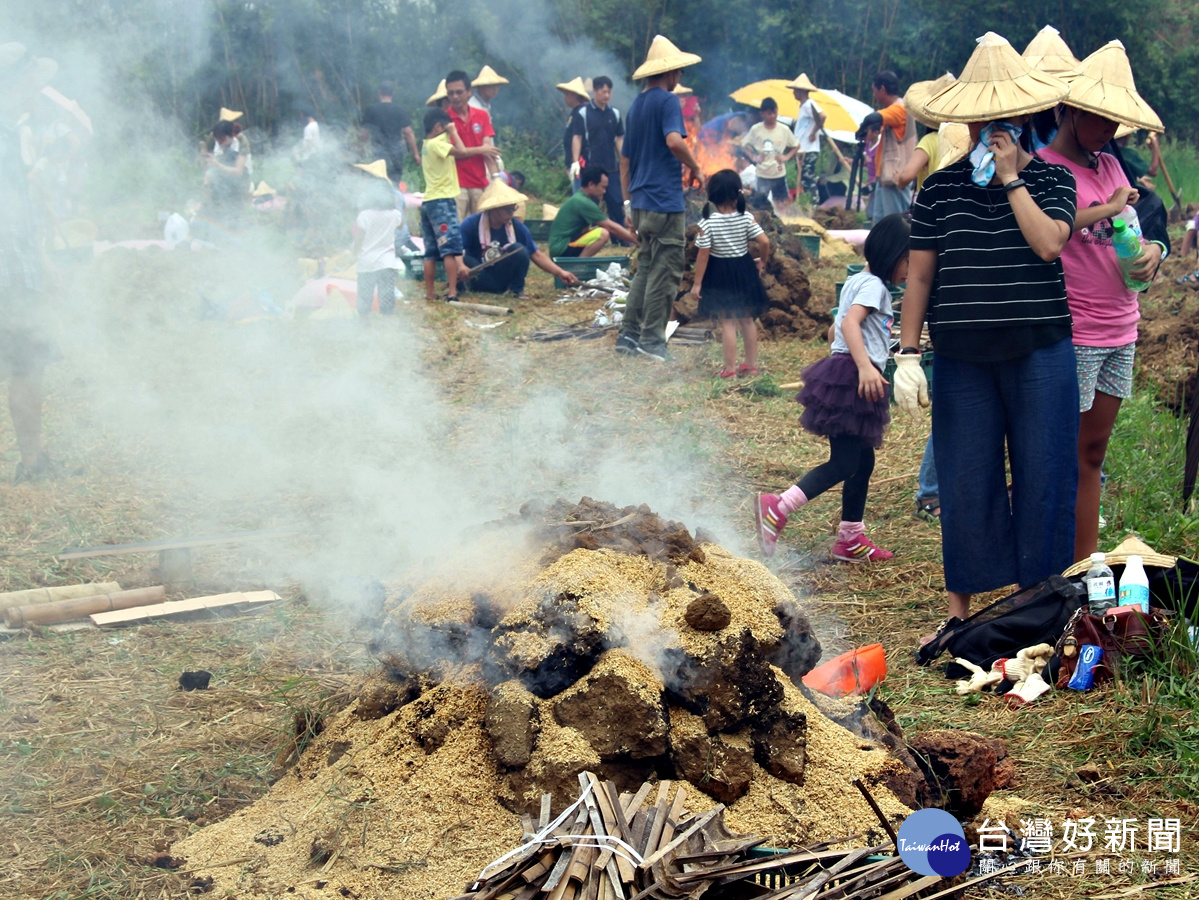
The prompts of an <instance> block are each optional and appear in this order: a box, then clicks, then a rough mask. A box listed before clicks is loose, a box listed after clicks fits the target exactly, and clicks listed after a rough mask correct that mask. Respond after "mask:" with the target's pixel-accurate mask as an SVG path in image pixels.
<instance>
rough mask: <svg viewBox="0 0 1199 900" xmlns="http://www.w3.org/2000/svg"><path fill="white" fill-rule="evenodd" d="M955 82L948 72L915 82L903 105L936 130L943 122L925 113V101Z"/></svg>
mask: <svg viewBox="0 0 1199 900" xmlns="http://www.w3.org/2000/svg"><path fill="white" fill-rule="evenodd" d="M801 77H802V76H801ZM797 80H798V79H797ZM955 81H957V79H956V78H954V77H953V75H952V74H951V73H949V72H946V73H945V74H944V75H942V76H941V77H940V78H934V79H933V80H932V81H916V82H913V83H912V84H911V85H909V86H908V91H907V93H906V94H904V95H903V105H904V106H906V107H907V108H908V112H910V113H911V114H912V118H913V119H915V120H916V121H917V122H919V123H920V124H921V125H926V126H928V127H929V128H936V127H937V126H939V125H940V124H941V120H940V119H934V118H933V117H932V116H930V115H929V114H928V113H927V112H925V111H924V101H925V100H927V99H928V98H929V97H931V96H932V95H933V94H935V93H937V92H938V91H941V90H944V89H945V88H947V87H949V86H950V85H951V84H953V83H954V82H955Z"/></svg>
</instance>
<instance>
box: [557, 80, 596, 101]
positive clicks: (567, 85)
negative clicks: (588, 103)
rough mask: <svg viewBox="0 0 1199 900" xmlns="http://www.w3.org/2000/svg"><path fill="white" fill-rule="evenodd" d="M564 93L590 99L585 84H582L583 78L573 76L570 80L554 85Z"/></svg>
mask: <svg viewBox="0 0 1199 900" xmlns="http://www.w3.org/2000/svg"><path fill="white" fill-rule="evenodd" d="M554 87H556V88H557V89H558V90H560V91H562V92H563V93H564V94H574V95H575V96H576V97H582V98H583V99H584V100H590V99H591V95H590V94H589V93H587V86H586V85H585V84H583V79H582V78H581V77H579V76H575V77H574V78H572V79H571V80H570V81H564V82H562V83H561V84H556V85H554Z"/></svg>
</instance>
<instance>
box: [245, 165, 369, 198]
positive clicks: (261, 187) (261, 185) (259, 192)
mask: <svg viewBox="0 0 1199 900" xmlns="http://www.w3.org/2000/svg"><path fill="white" fill-rule="evenodd" d="M380 162H382V160H380ZM385 167H386V164H385ZM372 174H373V173H372ZM276 193H278V191H276V190H275V189H274V188H273V187H271V186H270V185H269V184H267V183H266V182H265V181H260V182H258V187H256V188H254V191H253V192H252V193H251V195H250V196H252V197H270V196H272V195H274V194H276Z"/></svg>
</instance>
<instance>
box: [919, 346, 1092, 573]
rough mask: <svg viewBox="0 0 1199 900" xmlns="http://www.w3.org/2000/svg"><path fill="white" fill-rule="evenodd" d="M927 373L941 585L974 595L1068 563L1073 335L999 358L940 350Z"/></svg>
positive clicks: (1074, 426) (1074, 444)
mask: <svg viewBox="0 0 1199 900" xmlns="http://www.w3.org/2000/svg"><path fill="white" fill-rule="evenodd" d="M933 382H934V383H935V384H936V385H937V402H936V403H934V404H933V438H934V440H935V441H936V446H937V468H938V470H939V474H940V480H941V484H940V487H941V549H942V553H943V556H944V561H945V587H946V588H947V589H948V590H951V591H955V592H957V593H962V594H976V593H980V592H982V591H990V590H994V589H996V588H1001V587H1005V586H1007V585H1011V584H1016V585H1019V586H1020V587H1031V586H1032V585H1034V584H1037V583H1038V582H1040V581H1042V580H1044V579H1045V578H1047V577H1048V576H1049V575H1053V574H1058V573H1061V572H1062V570H1064V569H1066V568H1068V567H1069V566H1070V565H1071V563H1073V562H1074V501H1075V495H1076V494H1077V491H1078V375H1077V372H1076V367H1075V361H1074V347H1073V344H1072V343H1071V342H1070V340H1069V339H1066V340H1063V341H1058V342H1057V343H1056V344H1052V345H1050V346H1048V347H1043V348H1041V349H1040V350H1036V351H1034V352H1032V353H1030V354H1028V355H1027V356H1025V357H1022V358H1020V359H1015V360H1008V361H1006V362H995V363H971V362H965V361H963V360H960V359H950V358H949V357H946V356H944V355H942V354H937V356H936V357H935V359H934V360H933ZM1005 456H1006V459H1007V462H1008V463H1009V464H1010V466H1011V471H1012V498H1011V502H1010V503H1009V502H1008V493H1007V478H1006V474H1005V469H1004V462H1005Z"/></svg>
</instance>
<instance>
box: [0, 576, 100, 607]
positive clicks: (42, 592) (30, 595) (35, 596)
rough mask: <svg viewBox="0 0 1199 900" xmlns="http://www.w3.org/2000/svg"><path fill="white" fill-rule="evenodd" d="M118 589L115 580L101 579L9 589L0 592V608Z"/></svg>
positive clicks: (90, 595) (74, 597) (92, 595)
mask: <svg viewBox="0 0 1199 900" xmlns="http://www.w3.org/2000/svg"><path fill="white" fill-rule="evenodd" d="M120 589H121V586H120V585H119V584H117V583H116V582H115V581H102V582H100V583H99V584H62V585H59V586H58V587H42V588H29V589H28V590H24V591H9V592H8V593H6V594H0V609H7V608H8V607H10V606H31V605H33V604H34V603H54V602H55V601H58V600H77V599H79V598H80V597H98V596H99V595H100V594H115V593H116V592H117V591H119V590H120Z"/></svg>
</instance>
